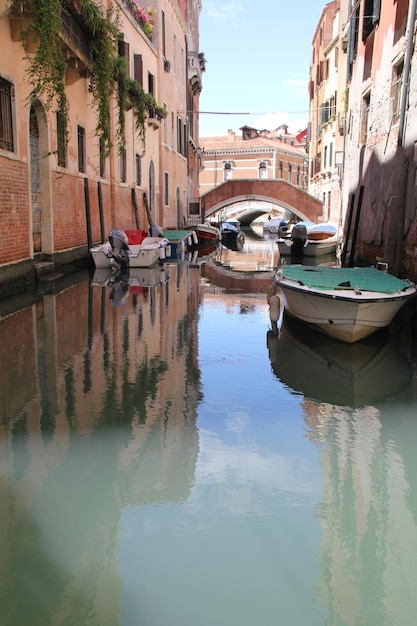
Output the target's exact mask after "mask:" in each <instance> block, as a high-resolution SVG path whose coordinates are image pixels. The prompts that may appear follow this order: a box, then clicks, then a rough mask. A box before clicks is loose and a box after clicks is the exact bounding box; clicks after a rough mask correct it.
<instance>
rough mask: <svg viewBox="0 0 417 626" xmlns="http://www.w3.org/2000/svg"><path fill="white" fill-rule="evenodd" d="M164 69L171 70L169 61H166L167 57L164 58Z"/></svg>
mask: <svg viewBox="0 0 417 626" xmlns="http://www.w3.org/2000/svg"><path fill="white" fill-rule="evenodd" d="M164 70H165V71H166V72H169V71H170V70H171V63H170V62H169V61H168V59H165V60H164Z"/></svg>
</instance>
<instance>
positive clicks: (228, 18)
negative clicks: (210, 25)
mask: <svg viewBox="0 0 417 626" xmlns="http://www.w3.org/2000/svg"><path fill="white" fill-rule="evenodd" d="M205 4H206V3H205ZM242 10H243V7H242V4H241V2H238V1H236V0H231V2H228V3H223V2H213V1H212V2H207V4H206V10H205V12H206V15H207V16H208V17H210V18H211V19H213V20H214V21H215V22H229V24H232V25H233V26H237V24H238V22H237V20H236V18H237V17H238V15H239V13H241V12H242Z"/></svg>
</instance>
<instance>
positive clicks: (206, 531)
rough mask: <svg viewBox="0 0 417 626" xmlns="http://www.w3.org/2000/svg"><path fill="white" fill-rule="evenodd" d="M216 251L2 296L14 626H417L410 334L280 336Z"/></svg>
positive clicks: (4, 588)
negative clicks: (18, 297) (21, 301)
mask: <svg viewBox="0 0 417 626" xmlns="http://www.w3.org/2000/svg"><path fill="white" fill-rule="evenodd" d="M247 241H248V238H246V242H247ZM261 244H262V242H261ZM245 245H246V244H245ZM235 254H240V253H238V252H236V253H235ZM207 256H208V257H209V258H207V259H206V260H205V261H204V262H202V263H201V264H198V263H197V264H195V265H193V264H186V263H182V262H178V263H172V264H169V265H168V266H166V267H165V270H161V269H158V271H157V272H155V274H158V276H154V277H153V278H151V276H147V278H146V280H145V278H143V277H142V279H139V278H138V277H136V278H137V282H136V284H132V283H131V282H130V279H129V281H128V285H127V291H128V297H127V298H126V299H125V300H124V301H123V303H121V305H120V306H114V298H113V299H111V298H110V294H111V292H112V289H113V287H114V285H112V284H111V281H109V278H108V277H104V278H103V277H99V276H97V275H94V276H93V277H92V279H91V281H90V282H89V281H88V280H86V279H83V280H80V281H79V282H74V283H73V284H68V285H66V286H65V288H62V289H61V290H57V291H56V292H54V293H48V294H43V295H41V296H39V297H38V298H37V299H36V300H35V301H33V302H32V303H31V304H30V305H29V306H25V307H24V308H22V309H18V310H16V311H14V312H10V311H9V312H7V311H6V312H4V309H3V308H2V307H1V306H0V314H1V317H0V357H1V358H0V374H1V376H0V390H1V392H0V397H1V404H0V507H1V511H2V515H1V523H0V549H1V558H0V606H1V607H2V624H3V623H4V624H5V626H17V625H18V626H21V625H25V624H39V626H45V624H57V625H61V624H65V626H67V625H71V624H74V626H75V625H76V626H79V625H80V624H83V625H85V624H88V625H91V626H97V625H100V626H102V625H103V626H107V625H108V626H115V625H119V624H121V625H124V626H126V625H128V626H131V625H132V626H136V625H137V624H139V623H140V625H141V626H166V625H167V624H169V625H170V626H195V625H196V624H198V626H213V624H216V625H217V624H218V625H219V626H230V625H231V624H239V626H249V625H250V626H252V625H253V623H255V621H257V622H259V623H261V624H262V625H265V626H272V625H274V626H275V624H277V623H283V624H297V625H298V624H303V625H304V624H308V625H309V626H323V624H329V625H330V624H332V625H333V624H335V625H339V624H349V625H352V626H356V624H361V623H366V624H395V626H397V625H399V626H409V625H410V624H412V623H414V621H415V617H416V616H417V604H416V597H415V594H414V587H415V583H414V578H415V571H416V569H417V548H416V546H417V467H416V465H417V457H416V454H415V449H416V447H417V428H416V411H415V407H416V401H417V384H416V380H417V378H416V376H415V365H414V366H413V361H412V358H409V359H407V358H405V356H404V351H401V350H400V347H401V346H403V345H405V343H406V342H405V339H401V337H403V335H399V336H398V335H396V334H391V333H390V332H388V331H387V332H383V333H381V334H378V335H374V336H371V337H370V338H369V341H366V342H363V343H362V342H361V344H358V345H355V344H354V345H353V346H347V345H346V346H345V345H344V344H341V343H339V342H335V341H333V340H332V339H331V338H327V337H325V336H324V335H321V334H318V333H315V332H313V331H310V330H309V329H308V331H307V329H306V327H305V326H304V325H301V324H300V323H298V322H294V323H292V321H290V323H289V324H288V323H287V321H288V320H286V319H285V318H284V321H283V324H282V326H281V327H280V333H279V335H278V336H277V335H274V334H273V333H272V332H271V331H270V330H269V331H268V327H269V324H270V322H269V315H268V303H267V298H266V293H267V289H268V287H269V286H270V280H271V272H270V271H269V270H267V271H259V272H256V271H255V270H254V269H253V267H252V269H251V270H243V271H242V270H239V269H237V270H236V269H233V267H227V264H226V265H224V264H223V263H220V262H219V261H218V260H217V257H214V258H213V257H210V255H207ZM163 272H164V273H163ZM162 273H163V274H162ZM162 275H163V279H162V278H161V276H162ZM404 313H406V311H405V312H404ZM400 330H401V331H402V332H403V333H404V337H405V338H406V339H407V340H408V344H407V345H408V346H410V341H409V334H407V329H406V328H401V329H400ZM265 335H266V338H267V346H265ZM409 349H410V348H409ZM277 620H278V621H277Z"/></svg>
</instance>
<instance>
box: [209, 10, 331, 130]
mask: <svg viewBox="0 0 417 626" xmlns="http://www.w3.org/2000/svg"><path fill="white" fill-rule="evenodd" d="M325 5H326V2H325V1H324V0H298V2H297V1H296V0H262V1H260V0H258V2H254V1H253V0H202V11H201V13H200V50H199V51H200V52H204V55H205V58H206V61H207V64H206V71H205V72H203V74H202V82H203V90H202V92H201V95H200V131H199V132H200V138H201V137H210V136H215V135H227V131H228V129H231V130H234V131H236V132H237V133H238V132H239V128H241V127H242V126H245V125H247V126H251V127H253V128H257V129H258V130H262V129H268V130H274V129H275V128H277V127H278V126H280V125H281V124H287V125H288V130H289V132H290V133H295V134H296V133H298V132H299V131H300V130H304V129H305V128H306V126H307V122H308V117H309V115H308V106H309V100H308V91H307V88H308V81H309V71H310V65H311V58H312V45H311V42H312V39H313V35H314V31H315V28H316V26H317V23H318V20H319V18H320V15H321V12H322V9H323V7H324V6H325ZM219 113H222V114H219ZM236 113H239V115H236ZM241 113H243V115H241Z"/></svg>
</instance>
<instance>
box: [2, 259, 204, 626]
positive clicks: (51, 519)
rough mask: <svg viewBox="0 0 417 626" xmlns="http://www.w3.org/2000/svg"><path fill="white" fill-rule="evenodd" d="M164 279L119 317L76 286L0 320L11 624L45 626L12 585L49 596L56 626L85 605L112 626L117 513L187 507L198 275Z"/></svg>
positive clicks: (133, 296) (140, 291) (193, 445)
mask: <svg viewBox="0 0 417 626" xmlns="http://www.w3.org/2000/svg"><path fill="white" fill-rule="evenodd" d="M169 269H170V274H169V278H168V280H167V282H166V283H165V284H163V285H160V286H158V287H151V288H146V287H145V288H135V289H134V291H133V292H132V293H129V297H128V299H127V300H126V302H125V304H124V305H123V306H121V307H115V306H114V305H113V303H112V300H111V299H110V289H109V288H108V287H106V288H104V289H102V288H101V287H94V288H92V289H91V290H90V291H89V286H88V282H87V281H84V282H80V283H78V284H75V285H72V286H70V287H68V288H66V289H64V290H62V291H61V292H60V293H58V294H56V295H45V296H43V298H42V299H40V300H38V301H37V302H36V303H34V304H33V305H32V306H30V307H27V308H25V309H23V310H22V311H18V312H17V313H14V314H11V315H8V316H6V317H4V318H2V319H1V320H0V339H1V341H0V351H1V354H0V356H1V359H0V363H1V365H0V368H1V374H2V375H1V378H0V386H1V391H0V396H1V398H2V404H1V406H0V411H1V415H0V470H1V472H0V481H1V487H2V488H1V489H0V508H1V511H2V525H1V529H0V546H1V553H2V559H1V561H0V577H1V579H2V588H3V590H4V589H5V588H8V589H9V590H10V594H11V595H12V596H13V594H14V596H15V602H12V604H13V606H15V607H17V608H16V614H15V616H14V617H16V619H15V620H14V621H15V623H21V624H23V623H27V619H24V618H23V616H22V615H21V614H20V613H19V610H20V609H19V608H18V607H24V606H26V609H25V611H28V613H27V615H32V617H33V621H39V622H42V623H45V624H46V623H50V616H49V615H48V616H46V615H42V619H41V618H39V620H38V619H37V618H38V616H39V611H40V609H39V606H38V603H39V598H36V597H35V595H34V594H32V591H31V590H30V589H27V590H26V593H24V592H25V590H24V589H22V584H21V582H20V581H18V580H17V577H18V576H19V573H21V572H22V571H24V573H25V576H24V578H25V579H26V580H27V581H28V582H29V583H30V584H33V583H34V581H35V580H36V582H37V583H39V585H40V586H41V588H42V589H43V590H44V589H48V591H49V593H50V594H51V597H52V598H53V600H51V603H46V605H47V606H48V607H50V606H54V613H55V614H56V615H59V616H60V620H58V621H59V623H66V619H67V617H68V615H69V614H70V615H72V616H74V615H76V614H78V613H77V609H76V608H75V607H76V606H77V605H78V606H81V607H83V608H82V610H84V609H85V603H86V602H87V603H91V605H92V606H91V610H92V611H93V612H94V613H95V611H97V615H100V613H101V611H103V612H104V613H105V615H104V616H103V619H102V620H101V619H99V620H98V622H96V623H100V624H104V625H107V624H109V626H110V624H114V623H116V622H117V619H116V618H115V617H114V615H115V612H117V610H118V606H119V597H118V595H119V592H120V585H119V582H118V574H117V568H116V565H115V563H114V559H115V554H116V552H117V549H118V546H117V542H118V533H117V526H118V524H119V520H120V516H121V510H122V509H123V508H125V507H127V508H128V507H129V505H145V504H150V503H155V502H166V501H173V502H183V501H184V500H185V499H186V498H187V497H188V496H189V493H190V489H191V486H192V483H193V480H194V471H195V464H196V460H197V454H198V432H197V429H196V409H197V404H198V402H199V401H200V398H201V391H200V373H199V369H198V361H197V359H198V348H197V342H198V334H197V313H198V304H199V292H198V277H199V270H198V269H196V270H193V269H190V270H189V271H184V267H183V266H181V265H178V266H176V265H172V266H170V268H169ZM4 481H6V484H7V488H3V487H5V485H4ZM45 537H48V541H47V542H46V545H45V541H44V539H42V538H45ZM22 546H24V547H23V548H22ZM49 550H50V552H51V559H49V558H48V551H49ZM52 556H53V558H52ZM97 558H98V559H99V560H100V559H101V562H98V563H97V562H96V561H95V560H96V559H97ZM93 559H94V562H93ZM61 565H62V567H63V569H62V570H60V569H59V567H60V566H61ZM36 568H39V572H42V574H41V576H40V578H39V579H38V574H37V569H36ZM35 586H36V585H35ZM37 588H38V587H37ZM86 589H87V590H88V593H87V594H86V595H88V600H87V599H85V598H84V593H85V590H86ZM92 590H94V592H93V591H92ZM20 594H22V595H24V597H22V596H21V595H20ZM82 598H84V599H83V600H82ZM22 610H23V609H22ZM45 610H46V609H45ZM80 610H81V609H80ZM85 610H86V612H87V609H85ZM35 616H36V619H35ZM31 619H32V618H31ZM80 623H86V622H85V621H84V619H80Z"/></svg>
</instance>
